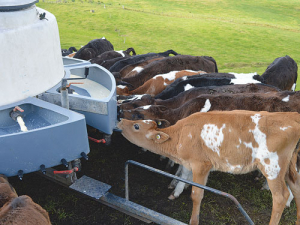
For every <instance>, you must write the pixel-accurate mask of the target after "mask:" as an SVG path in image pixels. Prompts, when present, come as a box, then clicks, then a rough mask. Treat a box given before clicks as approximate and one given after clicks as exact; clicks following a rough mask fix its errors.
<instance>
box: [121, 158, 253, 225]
mask: <svg viewBox="0 0 300 225" xmlns="http://www.w3.org/2000/svg"><path fill="white" fill-rule="evenodd" d="M129 164H132V165H135V166H138V167H142V168H144V169H146V170H149V171H151V172H155V173H158V174H161V175H163V176H166V177H170V178H172V179H176V180H179V181H182V182H184V183H187V184H190V185H193V186H196V187H198V188H201V189H204V190H206V191H210V192H213V193H215V194H218V195H222V196H225V197H227V198H229V199H231V200H232V201H233V202H234V204H235V205H236V206H237V208H238V209H239V210H240V212H241V213H242V214H243V216H244V217H245V219H246V220H247V222H248V223H249V224H250V225H254V223H253V221H252V220H251V218H250V217H249V215H248V214H247V213H246V211H245V210H244V209H243V207H242V206H241V204H240V203H239V202H238V201H237V199H236V198H235V197H234V196H232V195H231V194H228V193H226V192H223V191H219V190H217V189H214V188H210V187H207V186H204V185H200V184H198V183H195V182H192V181H189V180H186V179H183V178H180V177H177V176H174V175H173V174H169V173H166V172H164V171H161V170H159V169H155V168H153V167H150V166H147V165H145V164H142V163H138V162H136V161H133V160H128V161H127V162H126V163H125V199H126V200H128V201H129V187H128V186H129V183H128V165H129Z"/></svg>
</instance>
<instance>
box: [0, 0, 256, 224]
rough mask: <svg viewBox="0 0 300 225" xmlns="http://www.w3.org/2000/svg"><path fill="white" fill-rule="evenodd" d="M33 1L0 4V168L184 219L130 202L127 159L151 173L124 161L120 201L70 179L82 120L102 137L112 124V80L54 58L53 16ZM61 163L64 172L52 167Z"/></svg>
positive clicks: (148, 213)
mask: <svg viewBox="0 0 300 225" xmlns="http://www.w3.org/2000/svg"><path fill="white" fill-rule="evenodd" d="M37 2H38V0H4V1H1V3H0V47H1V54H0V61H1V67H0V73H1V82H0V90H1V91H2V93H1V95H0V146H1V148H0V173H1V174H4V175H6V176H7V177H11V176H19V178H20V179H22V178H23V175H24V174H26V173H31V172H37V173H38V174H41V175H43V176H45V177H46V178H48V179H50V180H52V181H55V182H58V183H59V184H61V185H64V186H66V187H68V188H71V189H73V190H76V191H78V192H79V193H82V194H84V195H86V196H89V197H91V198H92V199H94V200H96V201H99V202H101V203H102V204H105V205H107V206H110V207H112V208H114V209H117V210H119V211H121V212H123V213H125V214H128V215H130V216H133V217H136V218H138V219H140V220H142V221H144V222H147V223H151V222H155V223H158V224H184V223H182V222H180V221H177V220H175V219H172V218H170V217H168V216H165V215H162V214H160V213H157V212H155V211H152V210H150V209H148V208H145V207H143V206H140V205H138V204H135V203H133V202H131V201H129V195H128V182H127V181H128V164H134V165H137V166H140V167H144V168H146V169H147V170H150V171H154V172H158V170H156V169H154V168H152V169H151V168H150V167H148V166H146V165H143V164H140V163H134V162H132V161H130V162H127V163H126V169H125V170H126V171H127V172H126V175H125V176H126V199H125V198H121V197H118V196H115V195H113V194H111V193H109V192H108V191H109V189H110V188H111V186H110V185H108V184H105V183H102V182H100V181H98V180H95V179H92V178H90V177H87V176H82V177H81V178H79V179H77V177H76V171H78V169H80V158H84V159H88V156H87V155H88V153H89V151H90V149H89V143H88V135H87V129H86V124H88V125H90V126H92V127H94V128H96V129H98V130H99V131H101V132H103V133H104V134H106V135H111V134H112V133H113V131H114V129H115V127H116V122H117V99H116V83H115V80H114V77H113V75H112V74H111V73H110V72H109V71H108V70H106V69H105V68H103V67H101V66H98V65H95V64H91V63H90V62H88V61H85V60H80V59H73V58H68V57H62V56H61V47H60V40H59V33H58V26H57V22H56V18H55V16H54V15H52V14H51V13H49V12H47V11H45V10H43V9H41V8H38V7H36V6H35V3H37ZM15 56H18V57H15ZM61 164H63V165H65V166H66V167H68V170H65V171H57V170H54V169H53V168H52V167H54V166H57V165H61ZM160 174H162V175H164V176H167V177H171V178H175V179H178V180H181V181H183V182H186V183H190V184H192V185H197V184H194V183H191V182H190V181H186V180H184V179H181V178H179V177H175V176H173V175H171V174H167V173H165V172H161V173H160ZM199 187H200V186H199ZM202 188H204V189H205V190H209V191H211V190H210V189H207V188H206V187H205V186H204V187H202ZM217 192H219V191H217ZM215 193H216V192H215ZM222 193H223V192H222ZM217 194H219V193H217ZM222 195H224V196H226V197H229V195H228V194H226V193H223V194H222ZM230 198H231V197H230ZM231 199H232V200H233V201H234V202H235V203H236V204H237V203H238V202H237V201H236V199H235V198H234V199H233V198H231ZM237 206H238V208H239V209H240V210H241V209H242V208H241V206H240V205H239V204H237ZM241 212H242V213H243V215H247V214H246V213H245V212H244V211H243V209H242V210H241ZM245 217H246V219H247V221H248V222H249V223H250V224H253V223H252V221H251V219H250V218H249V219H250V220H249V219H248V218H247V217H248V215H247V216H245Z"/></svg>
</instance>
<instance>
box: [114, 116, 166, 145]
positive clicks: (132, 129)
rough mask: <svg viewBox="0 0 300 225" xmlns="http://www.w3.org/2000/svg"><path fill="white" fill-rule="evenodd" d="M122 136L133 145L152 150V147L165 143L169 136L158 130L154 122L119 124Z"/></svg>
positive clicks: (137, 121)
mask: <svg viewBox="0 0 300 225" xmlns="http://www.w3.org/2000/svg"><path fill="white" fill-rule="evenodd" d="M118 128H119V129H121V130H122V135H123V136H124V137H125V138H126V139H128V140H129V141H130V142H132V143H133V144H136V145H138V146H141V147H144V148H148V149H150V146H153V145H155V144H161V143H164V142H165V141H167V140H168V139H169V135H168V134H166V133H164V132H162V131H160V130H159V129H158V128H157V123H156V122H155V121H152V120H136V121H134V120H126V119H122V120H121V122H119V123H118Z"/></svg>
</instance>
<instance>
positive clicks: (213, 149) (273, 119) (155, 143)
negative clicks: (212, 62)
mask: <svg viewBox="0 0 300 225" xmlns="http://www.w3.org/2000/svg"><path fill="white" fill-rule="evenodd" d="M299 123H300V115H299V114H298V113H292V112H290V113H269V112H252V111H238V110H236V111H229V112H219V111H216V112H208V113H195V114H193V115H191V116H189V117H187V118H185V119H182V120H180V121H178V122H177V123H176V124H175V125H173V126H170V127H167V128H163V129H158V128H157V125H156V122H153V121H151V120H144V121H131V120H126V119H123V120H121V122H120V123H119V124H118V127H119V128H120V129H121V130H122V134H123V136H124V137H125V138H127V139H128V140H129V141H130V142H132V143H134V144H136V145H138V146H141V147H143V148H146V149H149V150H150V151H152V152H154V153H156V154H160V155H163V156H166V157H168V158H170V159H172V160H173V161H175V162H177V163H179V164H182V165H183V166H184V167H186V168H187V169H189V170H192V172H193V181H194V182H196V183H199V184H202V185H205V184H206V182H207V179H208V175H209V172H210V171H211V170H217V171H223V172H229V173H233V174H244V173H248V172H251V171H254V170H260V171H261V173H262V174H263V175H264V176H265V177H266V179H267V181H268V184H269V187H270V190H271V192H272V198H273V206H272V215H271V219H270V223H269V224H272V225H275V224H278V223H279V221H280V218H281V215H282V212H283V209H284V207H285V203H286V201H287V199H288V197H289V191H288V188H287V186H286V183H285V181H286V182H287V183H288V185H289V186H290V188H291V190H292V193H293V195H294V196H295V201H296V205H297V222H296V224H297V225H299V224H300V175H299V174H298V173H297V171H296V161H297V154H298V151H299V146H298V142H299V139H300V124H299ZM203 192H204V191H203V189H199V188H197V187H194V186H193V188H192V194H191V198H192V201H193V210H192V215H191V220H190V224H192V225H197V224H199V213H200V205H201V201H202V198H203Z"/></svg>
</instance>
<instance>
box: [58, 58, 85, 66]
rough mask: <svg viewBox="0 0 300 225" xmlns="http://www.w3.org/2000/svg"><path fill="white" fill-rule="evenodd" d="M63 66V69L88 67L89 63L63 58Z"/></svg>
mask: <svg viewBox="0 0 300 225" xmlns="http://www.w3.org/2000/svg"><path fill="white" fill-rule="evenodd" d="M63 64H64V66H65V67H69V66H75V65H88V64H91V63H90V62H89V61H86V60H82V59H76V58H72V57H68V56H65V57H63Z"/></svg>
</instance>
